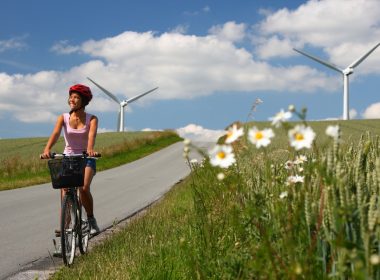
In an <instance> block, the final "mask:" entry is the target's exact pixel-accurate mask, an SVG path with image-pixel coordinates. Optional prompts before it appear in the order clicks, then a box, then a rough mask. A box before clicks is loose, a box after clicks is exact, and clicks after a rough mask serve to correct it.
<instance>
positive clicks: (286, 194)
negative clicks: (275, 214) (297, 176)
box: [279, 191, 288, 199]
mask: <svg viewBox="0 0 380 280" xmlns="http://www.w3.org/2000/svg"><path fill="white" fill-rule="evenodd" d="M287 196H288V192H287V191H285V192H282V193H280V196H279V197H280V199H284V198H285V197H287Z"/></svg>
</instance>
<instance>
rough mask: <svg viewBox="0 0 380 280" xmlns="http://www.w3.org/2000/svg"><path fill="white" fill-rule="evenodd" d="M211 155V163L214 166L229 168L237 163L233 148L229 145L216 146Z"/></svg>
mask: <svg viewBox="0 0 380 280" xmlns="http://www.w3.org/2000/svg"><path fill="white" fill-rule="evenodd" d="M209 155H210V163H211V165H213V166H220V167H222V168H227V167H229V166H230V165H232V164H234V163H235V162H236V160H235V155H234V153H233V151H232V147H231V146H228V145H216V146H215V147H214V148H213V149H212V150H211V151H210V152H209Z"/></svg>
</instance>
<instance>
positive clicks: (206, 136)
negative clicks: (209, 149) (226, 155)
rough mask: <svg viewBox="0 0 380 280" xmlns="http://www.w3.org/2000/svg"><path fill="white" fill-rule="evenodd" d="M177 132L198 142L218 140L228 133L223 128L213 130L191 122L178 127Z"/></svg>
mask: <svg viewBox="0 0 380 280" xmlns="http://www.w3.org/2000/svg"><path fill="white" fill-rule="evenodd" d="M177 133H178V135H179V136H180V137H182V138H187V139H190V140H192V141H198V142H216V141H217V140H218V139H219V138H220V137H221V136H223V135H224V134H226V131H223V130H211V129H207V128H203V127H202V126H200V125H196V124H189V125H187V126H185V127H181V128H178V129H177Z"/></svg>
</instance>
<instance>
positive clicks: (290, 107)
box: [288, 105, 296, 112]
mask: <svg viewBox="0 0 380 280" xmlns="http://www.w3.org/2000/svg"><path fill="white" fill-rule="evenodd" d="M288 110H289V112H295V111H296V107H295V106H294V105H289V107H288Z"/></svg>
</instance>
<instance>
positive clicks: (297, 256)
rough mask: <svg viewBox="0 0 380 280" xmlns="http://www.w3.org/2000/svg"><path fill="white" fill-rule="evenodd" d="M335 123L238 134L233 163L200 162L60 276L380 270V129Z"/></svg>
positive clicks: (302, 275) (301, 275)
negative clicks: (294, 137)
mask: <svg viewBox="0 0 380 280" xmlns="http://www.w3.org/2000/svg"><path fill="white" fill-rule="evenodd" d="M327 124H333V123H311V125H312V126H313V129H314V130H315V131H316V132H317V133H318V136H317V137H319V138H318V139H317V143H318V144H317V145H315V146H314V147H313V148H312V149H309V150H302V151H301V152H297V151H294V150H292V149H290V148H289V147H288V144H287V138H286V133H281V131H276V137H278V139H276V140H274V141H273V143H272V144H273V146H270V147H268V148H266V149H256V148H255V147H254V146H252V145H250V143H248V142H247V141H246V140H244V139H242V140H241V141H239V142H237V143H236V144H234V151H235V154H236V158H237V162H236V165H234V166H231V167H229V168H228V169H221V168H216V167H213V166H211V165H210V164H209V162H208V161H206V162H205V163H204V164H192V165H191V166H192V168H193V172H192V174H191V175H190V176H189V177H188V178H187V179H186V180H185V181H184V182H183V183H182V184H180V185H177V186H176V187H175V188H173V189H172V190H171V191H170V192H169V193H168V194H167V195H166V197H165V199H164V200H162V201H161V202H160V203H159V204H158V205H156V206H154V207H153V208H151V209H150V210H149V211H148V213H147V214H146V215H145V216H143V217H142V218H140V219H136V220H134V221H133V222H131V223H130V224H129V225H128V227H127V228H125V229H124V230H123V231H122V232H120V233H118V234H116V235H115V236H114V237H112V238H110V239H109V240H107V241H105V242H104V243H103V244H101V245H99V246H98V247H96V248H95V249H94V250H93V251H92V252H91V253H90V254H89V255H87V256H85V257H82V258H80V259H78V261H77V262H76V263H75V264H74V266H73V267H72V268H70V269H68V268H63V269H61V270H60V271H59V272H57V273H56V274H55V275H54V276H53V279H73V278H78V279H327V278H331V279H380V245H379V244H380V223H379V221H380V200H379V197H380V153H379V147H380V140H379V139H380V138H379V137H378V136H375V135H374V134H370V133H364V134H363V133H362V132H363V131H366V128H365V126H364V125H365V122H362V123H356V122H355V123H354V124H353V126H351V124H350V123H349V122H344V125H345V127H344V128H343V136H344V137H343V139H341V141H340V142H334V141H332V140H331V139H330V140H329V139H328V138H327V137H325V136H324V135H323V134H324V130H325V129H326V125H327ZM371 124H373V123H372V122H371ZM377 124H378V123H377ZM264 126H266V124H264ZM367 129H368V130H369V131H373V129H372V128H371V126H369V127H368V128H367ZM281 135H282V136H281ZM277 141H278V142H277ZM318 141H319V142H318ZM275 143H277V144H275ZM301 155H304V156H306V160H303V161H302V162H300V160H298V163H296V162H297V160H296V159H297V158H299V157H300V156H301ZM287 161H291V163H292V164H291V168H288V167H289V166H288V165H287V168H285V163H286V162H287ZM220 173H223V174H224V176H225V178H224V179H222V180H221V179H220V176H218V175H220ZM292 175H300V176H302V177H303V182H289V177H290V176H292ZM218 177H219V179H218Z"/></svg>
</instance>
